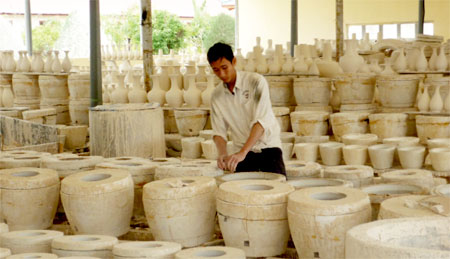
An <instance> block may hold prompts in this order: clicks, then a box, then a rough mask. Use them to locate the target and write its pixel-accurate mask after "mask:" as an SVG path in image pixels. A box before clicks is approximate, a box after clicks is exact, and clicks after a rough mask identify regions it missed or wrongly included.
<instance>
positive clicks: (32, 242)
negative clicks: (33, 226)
mask: <svg viewBox="0 0 450 259" xmlns="http://www.w3.org/2000/svg"><path fill="white" fill-rule="evenodd" d="M63 235H64V233H63V232H60V231H54V230H20V231H11V232H8V233H4V234H2V235H1V236H0V243H1V244H2V247H5V248H8V249H10V250H11V253H13V254H23V253H51V252H52V246H51V244H52V240H53V239H55V238H58V237H61V236H63ZM1 258H4V257H1ZM38 258H39V257H38Z"/></svg>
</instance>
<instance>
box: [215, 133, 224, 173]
mask: <svg viewBox="0 0 450 259" xmlns="http://www.w3.org/2000/svg"><path fill="white" fill-rule="evenodd" d="M213 140H214V143H215V144H216V147H217V151H218V153H219V157H218V158H217V166H218V167H219V168H220V169H222V170H226V169H227V165H226V163H225V159H226V158H227V156H228V152H227V142H226V141H225V139H223V137H221V136H218V135H215V136H214V137H213Z"/></svg>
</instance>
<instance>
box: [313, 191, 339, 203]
mask: <svg viewBox="0 0 450 259" xmlns="http://www.w3.org/2000/svg"><path fill="white" fill-rule="evenodd" d="M345 197H347V195H346V194H345V193H340V192H320V193H313V194H311V198H313V199H314V200H321V201H334V200H340V199H344V198H345Z"/></svg>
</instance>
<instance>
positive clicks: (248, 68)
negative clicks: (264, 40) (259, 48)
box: [244, 52, 256, 72]
mask: <svg viewBox="0 0 450 259" xmlns="http://www.w3.org/2000/svg"><path fill="white" fill-rule="evenodd" d="M244 70H245V71H248V72H255V71H256V65H255V61H254V58H253V54H252V53H251V52H249V53H248V58H247V64H246V65H245V67H244Z"/></svg>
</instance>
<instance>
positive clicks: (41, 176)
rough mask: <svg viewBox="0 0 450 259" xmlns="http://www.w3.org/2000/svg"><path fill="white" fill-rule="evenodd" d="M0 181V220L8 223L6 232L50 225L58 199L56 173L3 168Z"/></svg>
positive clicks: (34, 169) (20, 168) (46, 170)
mask: <svg viewBox="0 0 450 259" xmlns="http://www.w3.org/2000/svg"><path fill="white" fill-rule="evenodd" d="M0 180H1V183H2V190H1V195H2V197H1V201H0V202H1V203H0V204H1V208H2V215H1V217H3V218H4V219H5V220H6V222H8V226H9V229H10V231H15V230H26V229H46V228H49V227H51V226H52V224H53V217H54V216H55V213H56V208H57V205H58V199H59V177H58V174H57V173H56V171H54V170H51V169H41V168H31V167H19V168H14V169H5V170H2V171H1V173H0ZM0 220H1V219H0Z"/></svg>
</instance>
